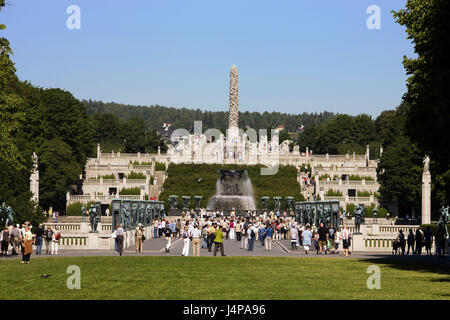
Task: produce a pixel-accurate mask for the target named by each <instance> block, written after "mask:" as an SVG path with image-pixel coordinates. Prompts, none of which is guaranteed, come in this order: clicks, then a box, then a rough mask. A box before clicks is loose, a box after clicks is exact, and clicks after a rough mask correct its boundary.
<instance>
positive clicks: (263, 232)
mask: <svg viewBox="0 0 450 320" xmlns="http://www.w3.org/2000/svg"><path fill="white" fill-rule="evenodd" d="M265 237H266V228H264V226H263V225H260V226H259V228H258V238H259V242H260V243H261V247H264V241H265Z"/></svg>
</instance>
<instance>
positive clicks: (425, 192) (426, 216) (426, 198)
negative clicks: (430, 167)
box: [422, 172, 431, 224]
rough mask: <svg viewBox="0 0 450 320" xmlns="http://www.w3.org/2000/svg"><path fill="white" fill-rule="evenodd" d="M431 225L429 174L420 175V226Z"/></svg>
mask: <svg viewBox="0 0 450 320" xmlns="http://www.w3.org/2000/svg"><path fill="white" fill-rule="evenodd" d="M430 223H431V174H430V173H429V172H424V173H423V174H422V224H430Z"/></svg>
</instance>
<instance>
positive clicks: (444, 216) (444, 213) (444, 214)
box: [438, 206, 450, 236]
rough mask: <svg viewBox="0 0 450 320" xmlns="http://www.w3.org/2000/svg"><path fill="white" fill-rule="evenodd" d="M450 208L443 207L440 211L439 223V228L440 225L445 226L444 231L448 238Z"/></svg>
mask: <svg viewBox="0 0 450 320" xmlns="http://www.w3.org/2000/svg"><path fill="white" fill-rule="evenodd" d="M448 209H449V207H448V206H447V207H444V206H442V207H441V209H439V213H440V215H439V222H438V226H439V224H440V223H442V224H443V226H444V229H445V233H446V234H447V236H448V235H449V233H448V227H447V223H448V222H449V221H450V214H449V211H448Z"/></svg>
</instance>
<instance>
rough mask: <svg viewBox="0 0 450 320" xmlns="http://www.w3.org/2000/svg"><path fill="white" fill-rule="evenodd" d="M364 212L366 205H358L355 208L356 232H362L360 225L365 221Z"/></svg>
mask: <svg viewBox="0 0 450 320" xmlns="http://www.w3.org/2000/svg"><path fill="white" fill-rule="evenodd" d="M363 214H364V206H362V205H357V206H356V208H355V213H354V215H355V234H361V232H360V227H361V222H362V221H363Z"/></svg>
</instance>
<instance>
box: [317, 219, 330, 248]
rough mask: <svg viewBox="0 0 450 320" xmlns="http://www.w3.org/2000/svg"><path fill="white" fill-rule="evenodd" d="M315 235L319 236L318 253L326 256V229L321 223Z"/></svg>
mask: <svg viewBox="0 0 450 320" xmlns="http://www.w3.org/2000/svg"><path fill="white" fill-rule="evenodd" d="M317 233H318V234H319V252H320V254H322V253H323V252H325V254H327V240H328V229H327V228H325V227H324V225H323V223H321V224H320V227H319V229H318V230H317Z"/></svg>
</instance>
